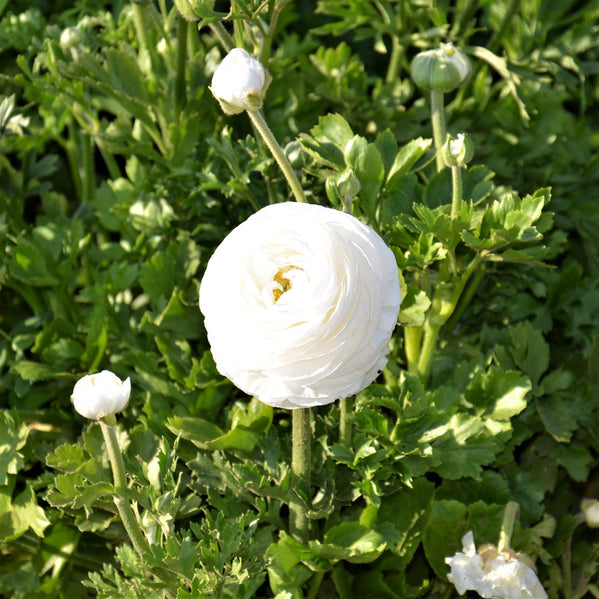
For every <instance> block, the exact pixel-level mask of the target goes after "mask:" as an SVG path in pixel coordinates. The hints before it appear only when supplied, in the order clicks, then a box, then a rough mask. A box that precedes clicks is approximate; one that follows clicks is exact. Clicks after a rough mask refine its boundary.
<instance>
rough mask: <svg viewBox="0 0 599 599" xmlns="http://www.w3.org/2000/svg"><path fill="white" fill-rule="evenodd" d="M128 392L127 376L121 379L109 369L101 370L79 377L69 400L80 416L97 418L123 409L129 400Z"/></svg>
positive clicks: (129, 383) (129, 387)
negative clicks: (123, 379)
mask: <svg viewBox="0 0 599 599" xmlns="http://www.w3.org/2000/svg"><path fill="white" fill-rule="evenodd" d="M130 393H131V380H130V379H129V378H127V379H126V380H125V381H121V379H120V378H119V377H118V376H116V374H114V373H112V372H110V370H103V371H102V372H98V373H96V374H88V375H87V376H84V377H83V378H80V379H79V380H78V381H77V382H76V383H75V388H74V389H73V395H72V396H71V401H72V402H73V405H74V407H75V410H77V412H79V414H81V416H84V417H85V418H89V419H90V420H99V419H100V418H104V416H109V415H111V414H116V413H117V412H120V411H121V410H123V409H124V408H125V406H126V405H127V403H128V402H129V395H130Z"/></svg>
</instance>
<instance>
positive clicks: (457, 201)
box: [451, 166, 462, 221]
mask: <svg viewBox="0 0 599 599" xmlns="http://www.w3.org/2000/svg"><path fill="white" fill-rule="evenodd" d="M461 206H462V167H460V166H452V167H451V220H452V221H453V220H456V219H457V217H458V214H459V213H460V208H461Z"/></svg>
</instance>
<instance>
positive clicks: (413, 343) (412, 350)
mask: <svg viewBox="0 0 599 599" xmlns="http://www.w3.org/2000/svg"><path fill="white" fill-rule="evenodd" d="M403 337H404V350H405V353H406V361H407V363H408V372H410V373H412V374H416V373H417V372H418V359H419V358H420V344H421V343H422V327H404V330H403Z"/></svg>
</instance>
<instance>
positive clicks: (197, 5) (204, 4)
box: [175, 0, 214, 21]
mask: <svg viewBox="0 0 599 599" xmlns="http://www.w3.org/2000/svg"><path fill="white" fill-rule="evenodd" d="M175 6H176V7H177V10H178V11H179V14H180V15H181V16H182V17H183V18H184V19H185V20H186V21H199V20H200V19H203V18H205V17H206V16H208V15H206V14H205V13H206V9H208V11H211V10H212V9H213V8H214V0H175Z"/></svg>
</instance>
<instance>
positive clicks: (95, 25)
mask: <svg viewBox="0 0 599 599" xmlns="http://www.w3.org/2000/svg"><path fill="white" fill-rule="evenodd" d="M598 17H599V6H598V5H597V2H596V1H595V0H584V1H581V2H575V1H574V0H559V1H558V0H540V1H534V2H533V1H532V0H520V1H517V0H516V1H515V0H497V1H495V2H492V3H489V2H484V1H481V0H435V1H433V2H429V1H420V0H397V1H391V0H318V1H314V2H310V1H307V0H298V1H297V2H293V3H292V2H289V0H265V1H259V0H233V1H232V2H231V3H227V2H221V1H220V0H218V1H216V2H214V1H209V0H180V1H177V2H175V4H174V5H173V4H172V3H170V2H167V0H156V1H152V0H131V1H130V2H129V1H125V0H115V1H113V2H108V1H102V0H81V1H80V2H78V3H76V4H75V6H72V4H69V3H62V2H60V3H49V2H44V1H40V2H36V3H35V6H33V7H32V6H31V5H30V3H25V2H21V1H16V2H11V3H9V2H7V0H4V1H2V0H0V63H1V64H2V70H1V72H2V74H1V75H0V181H2V184H1V185H0V237H1V238H2V241H3V245H4V248H5V249H4V252H3V253H2V256H1V257H0V389H1V391H2V394H1V398H2V399H1V400H0V523H1V525H0V551H1V553H2V559H1V560H0V594H1V595H3V596H7V597H14V598H15V599H17V598H23V599H29V598H37V597H53V598H55V597H65V598H66V597H68V598H69V599H78V598H84V597H94V596H95V597H99V598H106V599H117V598H122V599H129V598H138V597H139V598H141V597H144V598H145V599H153V598H154V597H156V598H158V597H166V598H169V599H170V598H176V599H186V598H189V599H191V598H198V597H214V598H236V599H237V598H248V599H249V598H250V597H257V598H267V597H275V598H276V599H302V598H306V599H317V598H321V599H324V598H329V597H330V598H339V599H352V598H354V597H372V598H376V599H404V598H416V597H427V598H430V599H436V598H439V599H440V598H444V599H448V598H449V597H454V596H457V591H456V588H455V587H454V584H452V582H451V578H452V576H455V573H454V572H451V573H450V565H448V564H452V563H453V564H457V563H458V562H459V563H462V562H461V561H460V560H464V559H466V558H468V559H470V558H473V557H474V556H473V555H471V553H472V552H471V551H470V549H471V548H472V547H474V545H476V547H478V548H479V554H480V553H481V551H482V554H481V559H482V561H483V562H484V563H487V562H488V560H491V561H499V562H501V564H502V567H503V566H506V564H507V566H509V567H511V566H513V565H514V564H517V565H518V568H520V567H521V566H520V564H524V563H526V566H525V568H529V566H528V564H530V566H531V567H533V568H534V569H535V570H536V576H537V577H538V580H539V581H540V584H541V585H542V587H543V589H544V592H546V593H547V595H548V597H550V598H551V599H557V598H558V597H565V598H566V599H583V598H584V597H588V596H594V597H599V579H598V574H597V569H598V568H599V539H598V537H597V531H596V526H597V518H596V515H593V513H594V512H593V511H592V510H594V509H595V508H596V504H595V503H594V502H593V500H594V499H597V498H599V460H598V458H599V406H598V402H597V393H598V391H599V378H598V376H597V372H598V368H599V299H598V298H599V236H598V235H597V230H598V225H599V208H598V206H597V202H596V199H597V191H598V189H599V168H597V160H598V159H597V156H598V146H599V137H598V130H599V129H598V127H599V123H598V122H597V115H596V108H597V105H598V102H599V81H598V79H597V74H598V73H599V37H598V36H597V24H596V23H597V18H598ZM233 48H243V49H245V50H246V51H247V53H248V55H249V56H251V57H253V58H252V60H253V61H254V62H251V64H252V69H253V72H252V75H251V77H249V79H250V80H251V81H252V84H253V85H254V86H255V85H256V82H258V83H257V85H260V84H263V85H264V89H263V91H262V92H260V93H258V92H255V90H254V91H252V94H251V95H250V97H249V98H248V97H246V101H247V103H246V104H245V105H243V106H241V108H239V110H233V112H235V113H238V114H224V113H223V110H222V108H221V106H222V105H223V99H224V100H225V105H224V106H225V110H227V107H230V105H231V102H236V101H237V100H236V97H235V96H234V95H226V97H225V94H228V88H227V85H226V83H227V82H226V81H225V84H224V85H223V82H222V80H221V81H220V85H218V86H216V89H215V85H214V80H213V75H214V73H215V71H216V70H217V67H218V65H219V64H221V62H222V61H223V59H224V58H225V57H226V56H227V54H228V53H229V52H230V50H232V49H233ZM426 53H428V54H426ZM456 53H457V54H456ZM423 55H424V58H423ZM249 56H248V59H249ZM456 56H457V58H456ZM438 57H441V59H442V60H443V61H446V62H447V61H449V62H447V64H449V67H448V68H449V69H450V71H451V70H452V71H451V72H450V74H451V73H453V75H452V77H450V79H451V81H450V83H451V84H449V83H447V71H446V69H445V67H442V68H441V71H442V73H443V82H442V83H441V85H440V86H435V81H436V80H437V79H436V77H437V76H438V69H437V67H439V65H438V64H431V63H430V60H435V59H436V58H438ZM416 58H417V60H415V59H416ZM244 60H246V59H245V58H244ZM258 61H259V64H261V65H264V68H265V72H264V73H263V72H261V70H260V68H258V67H257V66H256V65H255V62H258ZM460 61H462V62H460ZM419 63H420V64H419ZM466 64H467V69H466V66H465V65H466ZM416 69H419V70H418V72H417V73H415V71H416ZM456 76H457V79H456V78H455V77H456ZM414 81H416V82H417V83H418V85H417V84H416V83H415V82H414ZM452 81H453V82H454V83H455V85H454V84H453V83H452ZM431 82H432V83H431ZM211 87H212V91H211V89H210V88H211ZM220 90H224V91H222V92H220ZM219 93H220V95H221V97H220V98H219V99H218V100H217V99H216V98H215V97H214V96H217V95H218V94H219ZM227 112H230V111H227ZM248 117H249V118H248ZM294 198H295V199H297V200H299V201H300V202H301V201H307V202H309V203H310V204H320V205H322V206H326V207H329V208H330V207H333V208H335V209H337V210H340V211H344V212H346V213H349V214H351V215H353V217H355V218H357V219H360V220H362V221H363V222H365V223H367V224H368V226H369V227H370V228H372V229H373V230H374V231H376V233H377V234H378V235H379V236H380V237H381V238H382V239H384V240H385V242H386V244H387V245H388V246H389V248H390V249H391V251H392V252H393V255H394V257H395V259H396V262H397V265H398V267H399V273H400V274H399V276H400V286H401V296H402V301H401V306H400V310H399V316H398V326H397V328H396V329H395V333H394V335H393V337H392V338H391V341H390V343H389V349H390V352H389V355H388V362H387V366H386V368H385V370H384V371H383V372H382V373H381V375H380V376H379V377H378V378H377V379H376V381H375V383H374V384H372V385H370V386H368V387H366V388H365V389H363V390H362V391H360V392H359V393H358V394H357V395H356V396H355V397H354V398H351V399H348V398H346V399H343V400H341V401H339V402H335V403H331V404H329V405H322V406H317V407H314V408H310V409H309V410H306V411H305V412H304V411H296V410H285V409H280V408H273V407H272V406H270V405H266V404H264V403H261V402H260V401H259V400H258V399H256V398H251V397H248V396H247V395H245V394H244V393H243V392H241V391H240V390H238V389H236V388H235V387H234V386H233V384H232V383H231V382H230V381H229V380H227V379H226V378H224V377H223V376H222V375H221V374H220V373H219V371H218V370H217V364H216V363H215V361H214V359H213V357H212V353H211V351H210V345H209V343H208V339H207V334H206V330H205V327H204V320H203V316H202V313H201V312H200V310H199V307H198V295H199V290H200V286H201V280H202V277H203V275H204V272H205V271H206V268H207V264H208V260H209V259H210V257H211V256H212V255H213V254H214V252H215V250H216V248H217V246H219V244H220V243H221V242H222V240H223V239H224V238H225V237H226V236H227V234H229V233H230V232H231V231H232V230H233V229H235V227H237V226H238V225H240V224H241V223H242V222H244V221H245V220H246V219H247V218H248V217H250V216H251V215H252V214H254V213H256V212H258V211H259V210H260V209H262V208H264V207H266V206H269V205H271V204H275V203H282V202H288V201H290V200H293V199H294ZM283 291H285V288H284V289H283ZM229 342H230V343H231V344H235V343H236V340H235V338H231V339H230V340H229ZM104 370H109V371H111V372H114V373H115V375H116V376H114V375H112V376H110V375H105V374H104V373H103V374H102V377H106V378H110V379H111V380H113V379H112V377H114V379H116V380H117V381H118V384H119V385H120V384H121V383H120V380H119V378H120V379H122V380H123V381H126V379H128V378H130V384H131V391H130V396H129V394H128V384H129V383H127V397H126V398H125V397H124V396H119V397H118V402H117V403H118V404H119V405H118V407H115V409H114V410H111V411H110V413H109V415H108V416H106V418H104V419H101V420H100V421H99V422H98V423H96V422H95V421H93V420H91V421H90V420H85V419H84V418H82V417H80V416H79V415H77V413H76V412H75V410H74V409H73V406H72V405H71V401H70V399H69V398H71V396H72V395H73V394H74V387H75V384H76V382H77V381H78V380H80V379H81V378H82V377H83V376H84V375H87V374H90V373H97V372H99V371H104ZM91 384H92V383H90V379H85V385H81V386H80V387H79V389H82V388H85V386H86V385H87V389H89V388H90V387H89V385H91ZM119 389H120V387H119ZM81 397H82V396H81V395H80V394H79V393H78V392H77V393H76V397H75V400H76V404H78V403H80V402H81V401H82V400H81ZM95 399H96V400H97V401H98V404H101V401H102V398H101V397H99V396H96V397H95ZM127 401H128V403H127ZM125 405H126V407H125ZM76 407H77V405H76ZM122 408H124V410H123V411H122V412H121V413H119V414H118V415H117V416H116V417H115V416H114V415H113V414H112V412H114V411H117V410H118V409H122ZM78 409H79V408H78ZM107 413H108V412H107ZM102 415H103V414H102V413H100V412H98V411H97V410H96V411H95V412H94V413H93V414H92V413H91V412H87V413H85V416H87V417H91V418H93V419H95V418H96V417H97V416H99V417H100V418H101V417H102ZM296 416H297V417H296ZM301 417H303V418H304V420H303V424H301V426H300V423H299V421H300V418H301ZM296 427H297V428H296ZM298 431H303V434H306V435H307V437H306V438H305V439H304V440H305V441H306V442H309V443H310V449H311V451H310V452H308V454H307V456H306V454H304V456H303V457H304V458H305V460H304V463H303V464H302V467H303V468H304V471H303V472H302V470H301V469H300V470H298V467H297V462H296V461H295V460H294V457H297V448H296V443H295V442H296V441H297V436H298V435H299V433H298ZM306 460H307V462H306ZM115 463H116V464H117V466H116V467H115ZM118 463H120V464H121V466H118ZM306 469H307V471H309V476H308V474H307V472H306ZM516 504H517V506H518V508H517V509H515V510H514V509H513V507H514V506H515V505H516ZM506 506H507V507H506ZM581 506H582V507H581ZM508 516H509V517H508ZM298 519H299V520H298ZM469 534H470V536H467V535H469ZM462 538H464V539H466V540H467V541H468V542H467V543H466V542H465V543H464V548H463V553H461V552H460V548H461V547H462ZM485 544H492V545H493V548H492V549H489V547H488V546H487V547H486V548H485V547H484V546H485ZM481 546H482V547H481ZM477 555H478V554H477ZM452 556H454V558H453V561H452ZM475 559H478V558H475ZM448 560H449V561H448ZM477 563H478V562H477ZM507 566H506V569H507ZM533 571H534V570H533ZM526 572H527V575H528V570H526ZM448 574H449V575H450V578H448ZM487 584H490V583H487V581H485V585H487ZM458 588H459V589H461V590H468V589H469V590H471V591H472V590H473V589H476V588H479V589H482V588H483V586H480V587H476V586H464V587H458ZM484 588H491V587H488V586H485V587H484ZM493 588H495V587H493ZM531 588H538V587H536V586H534V585H532V586H531ZM498 592H499V591H498ZM472 596H474V594H473V595H472ZM501 596H504V595H501ZM522 596H525V595H522ZM535 599H538V598H535Z"/></svg>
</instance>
